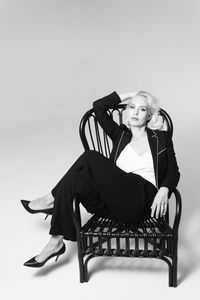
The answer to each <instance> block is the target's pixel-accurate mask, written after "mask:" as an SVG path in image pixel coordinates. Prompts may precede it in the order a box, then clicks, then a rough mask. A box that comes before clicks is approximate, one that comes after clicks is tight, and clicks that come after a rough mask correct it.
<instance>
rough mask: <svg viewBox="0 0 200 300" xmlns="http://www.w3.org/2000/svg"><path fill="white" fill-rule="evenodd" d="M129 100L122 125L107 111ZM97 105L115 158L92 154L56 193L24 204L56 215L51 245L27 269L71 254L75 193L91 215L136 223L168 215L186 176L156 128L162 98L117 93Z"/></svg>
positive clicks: (79, 161)
mask: <svg viewBox="0 0 200 300" xmlns="http://www.w3.org/2000/svg"><path fill="white" fill-rule="evenodd" d="M126 100H129V102H128V104H127V107H126V116H127V120H126V124H122V125H120V126H119V125H118V124H117V123H115V121H114V120H113V119H112V117H111V116H110V115H109V114H108V113H107V109H108V108H110V107H113V106H114V105H117V104H118V103H120V102H122V101H126ZM93 107H94V112H95V115H96V117H97V119H98V121H99V123H100V125H101V126H102V128H103V129H104V131H105V132H106V133H107V134H108V136H109V137H110V138H111V139H112V141H113V149H112V152H111V155H110V158H106V157H104V156H103V155H101V154H100V153H98V152H96V151H93V150H87V151H85V152H84V153H83V154H82V155H81V156H80V157H79V158H78V159H77V160H76V162H75V163H74V164H73V165H72V167H71V168H70V169H69V170H68V172H67V173H66V174H65V175H64V176H63V178H62V179H61V180H60V181H59V182H58V184H57V185H56V186H55V187H54V189H53V190H52V191H51V193H49V194H48V195H46V196H44V197H42V198H38V199H36V200H34V201H26V200H22V204H23V206H24V207H25V209H26V210H27V211H29V212H30V213H38V212H44V213H47V214H52V219H51V228H50V232H49V233H50V235H51V238H50V240H49V242H48V243H47V245H46V246H45V247H44V249H43V250H42V251H41V253H40V254H39V255H37V256H34V257H33V258H31V259H30V260H29V261H27V262H26V263H25V264H24V265H25V266H29V267H41V266H43V265H44V264H45V263H46V262H47V261H48V260H49V259H50V258H52V257H55V256H56V257H57V258H58V257H59V256H60V255H61V254H63V253H64V252H65V244H64V243H63V239H66V240H72V241H76V231H75V226H74V221H73V214H72V197H73V194H74V193H76V194H78V195H79V196H80V201H81V203H82V204H83V206H84V207H85V208H86V210H87V211H88V212H90V213H95V214H99V215H101V216H104V217H107V218H111V219H116V220H119V221H124V222H131V223H135V222H140V221H142V220H145V219H147V218H149V217H150V216H151V217H156V218H158V217H161V216H163V215H164V214H165V213H166V209H167V202H168V198H169V197H170V195H171V193H172V191H173V189H174V188H175V187H176V186H177V184H178V181H179V177H180V174H179V170H178V166H177V162H176V157H175V153H174V149H173V143H172V140H171V137H170V135H169V134H168V133H167V132H165V131H159V130H153V129H151V128H154V129H155V128H157V129H160V128H159V127H161V125H159V117H158V112H159V107H158V105H157V101H156V99H155V98H154V97H153V96H152V95H150V94H149V93H147V92H144V91H139V92H137V93H127V94H123V95H118V94H117V93H116V92H113V93H112V94H110V95H108V96H106V97H104V98H102V99H100V100H97V101H95V102H94V103H93Z"/></svg>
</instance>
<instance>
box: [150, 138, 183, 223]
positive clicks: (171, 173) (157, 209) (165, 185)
mask: <svg viewBox="0 0 200 300" xmlns="http://www.w3.org/2000/svg"><path fill="white" fill-rule="evenodd" d="M166 134H167V162H168V168H167V173H166V176H165V178H164V180H163V182H162V184H161V186H160V188H159V190H158V192H157V194H156V196H155V198H154V201H153V204H152V206H151V216H152V217H153V216H155V217H156V218H158V217H159V216H160V217H162V215H165V213H166V210H167V203H168V199H169V198H170V196H171V193H172V191H173V190H174V189H175V188H176V186H177V184H178V182H179V178H180V173H179V168H178V165H177V161H176V156H175V152H174V146H173V142H172V139H171V137H170V135H169V134H168V133H166Z"/></svg>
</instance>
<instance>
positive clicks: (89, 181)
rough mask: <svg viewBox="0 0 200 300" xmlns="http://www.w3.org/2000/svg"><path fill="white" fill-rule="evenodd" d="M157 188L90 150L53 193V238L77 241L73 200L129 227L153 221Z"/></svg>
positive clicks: (89, 209)
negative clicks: (152, 213) (74, 197)
mask: <svg viewBox="0 0 200 300" xmlns="http://www.w3.org/2000/svg"><path fill="white" fill-rule="evenodd" d="M156 192H157V189H156V187H155V186H154V185H153V184H151V183H150V182H149V181H147V180H145V179H144V178H142V177H141V176H139V175H137V174H134V173H126V172H124V171H123V170H121V169H120V168H119V167H117V166H116V165H115V164H114V163H113V162H112V161H111V160H110V159H109V158H106V157H104V156H103V155H102V154H100V153H99V152H97V151H94V150H86V151H85V152H84V153H83V154H82V155H81V156H80V157H79V158H78V159H77V160H76V162H75V163H74V164H73V165H72V167H71V168H70V169H69V170H68V171H67V173H66V174H65V175H64V176H63V177H62V179H61V180H60V181H59V182H58V184H57V185H56V186H55V187H54V188H53V190H52V191H51V193H52V195H53V197H54V198H55V202H54V207H53V214H52V219H51V228H50V232H49V233H50V234H51V235H63V236H64V239H67V240H72V241H76V229H75V225H74V220H73V208H72V198H73V195H74V194H77V195H79V198H80V202H81V203H82V205H83V206H84V207H85V208H86V210H87V211H88V212H89V213H92V214H93V213H95V214H98V215H101V216H103V217H107V218H110V219H115V220H119V221H123V222H127V223H137V222H140V221H142V220H145V219H147V218H149V217H150V213H151V210H150V206H151V204H152V202H153V199H154V197H155V194H156Z"/></svg>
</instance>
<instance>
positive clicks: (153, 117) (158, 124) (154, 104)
mask: <svg viewBox="0 0 200 300" xmlns="http://www.w3.org/2000/svg"><path fill="white" fill-rule="evenodd" d="M136 96H141V97H144V98H145V99H146V100H147V105H148V111H149V113H150V120H149V121H148V122H147V125H146V126H147V127H148V128H150V129H158V130H162V128H163V119H162V117H161V116H160V115H159V111H160V107H159V103H158V100H157V98H156V97H154V96H153V95H152V94H151V93H149V92H146V91H138V92H136V93H135V94H133V96H132V98H131V99H130V101H129V103H127V105H126V110H128V108H129V106H130V104H131V102H132V100H133V99H134V98H135V97H136ZM125 125H126V126H127V127H128V128H130V126H129V124H128V121H127V120H126V121H125Z"/></svg>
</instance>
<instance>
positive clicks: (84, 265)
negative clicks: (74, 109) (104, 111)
mask: <svg viewBox="0 0 200 300" xmlns="http://www.w3.org/2000/svg"><path fill="white" fill-rule="evenodd" d="M124 110H125V104H119V105H117V106H114V107H112V108H111V109H109V110H108V113H109V114H111V115H112V117H113V119H114V118H115V117H116V115H115V114H116V113H117V115H118V120H117V121H118V123H119V124H122V121H123V111H124ZM160 115H161V116H162V117H163V119H164V120H165V124H166V126H167V130H168V131H169V132H170V134H171V136H172V135H173V123H172V120H171V118H170V116H169V115H168V114H167V112H166V111H165V110H163V109H160ZM91 120H93V127H92V125H91V123H92V121H91ZM86 127H88V131H87V135H86ZM100 128H101V127H100V125H99V123H98V121H97V119H96V116H95V114H94V110H93V109H90V110H88V111H87V112H86V113H85V114H84V116H83V117H82V119H81V122H80V126H79V134H80V138H81V141H82V144H83V147H84V149H85V150H90V149H93V150H96V151H98V152H100V153H102V154H103V155H104V156H106V157H109V156H110V153H111V147H112V142H111V141H110V140H109V138H108V136H107V135H106V133H105V132H104V131H103V130H102V129H100ZM101 130H102V132H100V131H101ZM89 139H90V144H89ZM172 194H174V196H175V217H174V221H173V226H170V224H169V207H168V208H167V212H166V215H165V216H164V217H161V218H158V219H155V218H149V219H148V220H146V221H143V222H141V223H138V224H127V223H123V222H116V221H114V220H110V219H106V218H104V217H99V216H96V215H95V214H94V215H93V216H92V217H90V219H89V220H88V221H87V222H86V223H85V224H84V225H82V221H81V213H80V198H79V196H78V195H74V196H73V199H72V203H73V217H74V223H75V227H76V234H77V248H78V261H79V272H80V282H81V283H83V282H87V281H88V279H89V277H88V262H89V260H90V259H91V258H94V257H98V256H107V257H113V256H115V257H146V258H159V259H162V260H163V261H165V262H166V263H167V264H168V268H169V277H168V283H169V286H170V287H176V286H177V263H178V229H179V224H180V219H181V211H182V200H181V195H180V193H179V191H178V189H174V190H173V192H172ZM112 242H114V243H115V245H113V244H112ZM122 244H124V245H122ZM132 244H134V247H133V245H132ZM141 244H142V245H141ZM113 247H114V248H113Z"/></svg>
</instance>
